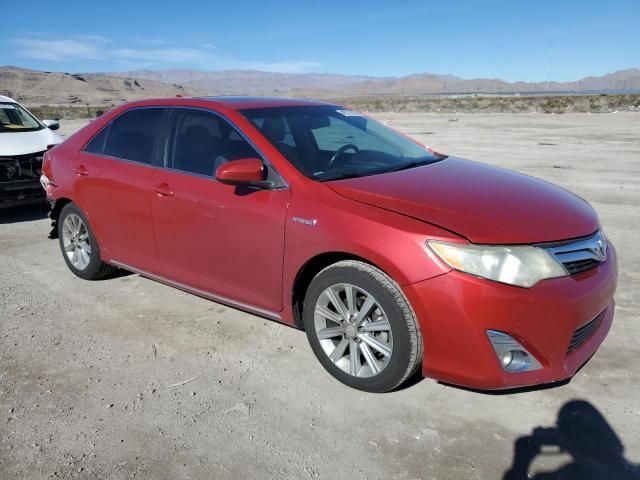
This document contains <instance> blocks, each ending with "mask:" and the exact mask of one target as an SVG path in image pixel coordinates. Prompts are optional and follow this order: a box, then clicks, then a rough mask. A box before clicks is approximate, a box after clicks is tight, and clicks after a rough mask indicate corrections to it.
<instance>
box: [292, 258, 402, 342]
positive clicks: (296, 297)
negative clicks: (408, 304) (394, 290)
mask: <svg viewBox="0 0 640 480" xmlns="http://www.w3.org/2000/svg"><path fill="white" fill-rule="evenodd" d="M343 260H356V261H360V262H363V263H366V264H368V265H371V266H372V267H375V268H377V269H378V270H380V271H382V272H384V273H385V274H386V275H388V276H389V277H392V276H391V275H389V273H388V272H386V271H385V269H384V268H382V267H380V265H377V264H376V263H374V262H372V261H370V260H368V259H367V258H364V257H361V256H359V255H356V254H354V253H350V252H342V251H332V252H323V253H319V254H317V255H315V256H313V257H311V258H310V259H308V260H307V261H306V262H305V263H304V264H303V265H302V267H300V268H299V269H298V272H297V273H296V276H295V278H294V281H293V285H292V288H291V308H292V313H293V322H294V326H296V327H297V328H299V329H301V330H304V324H303V321H302V307H303V304H304V297H305V295H306V293H307V290H308V288H309V285H310V284H311V281H312V280H313V278H314V277H315V276H316V275H317V274H318V273H320V272H321V271H322V270H324V269H325V268H327V267H328V266H330V265H333V264H335V263H338V262H341V261H343ZM392 278H393V277H392Z"/></svg>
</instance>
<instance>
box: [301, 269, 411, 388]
mask: <svg viewBox="0 0 640 480" xmlns="http://www.w3.org/2000/svg"><path fill="white" fill-rule="evenodd" d="M303 321H304V326H305V330H306V333H307V338H308V339H309V343H310V344H311V348H312V350H313V352H314V353H315V355H316V357H317V358H318V360H319V361H320V363H321V364H322V365H323V366H324V368H325V369H326V370H327V371H328V372H329V373H330V374H331V375H333V376H334V377H335V378H337V379H338V380H340V381H341V382H342V383H344V384H346V385H348V386H350V387H353V388H356V389H358V390H364V391H367V392H387V391H390V390H393V389H394V388H397V387H398V386H399V385H401V384H402V383H403V382H404V381H405V380H407V379H408V378H409V377H410V376H411V375H412V374H413V373H415V371H416V370H417V368H418V367H419V365H420V364H421V362H422V348H423V347H422V336H421V334H420V329H419V328H418V325H417V321H416V318H415V314H414V313H413V310H412V309H411V307H410V305H409V302H408V301H407V299H406V298H405V296H404V294H403V293H402V291H401V290H400V287H399V286H398V285H397V284H396V283H395V282H394V281H393V280H392V279H391V277H389V276H388V275H386V274H385V273H384V272H382V271H381V270H379V269H377V268H375V267H373V266H372V265H369V264H367V263H364V262H359V261H353V260H347V261H342V262H338V263H335V264H333V265H331V266H329V267H327V268H325V269H324V270H322V271H321V272H320V273H318V275H317V276H316V277H315V278H314V279H313V280H312V281H311V284H310V286H309V289H308V290H307V294H306V296H305V301H304V306H303Z"/></svg>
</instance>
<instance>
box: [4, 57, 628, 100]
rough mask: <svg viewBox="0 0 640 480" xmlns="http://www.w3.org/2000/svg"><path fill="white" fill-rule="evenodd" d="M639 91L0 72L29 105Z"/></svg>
mask: <svg viewBox="0 0 640 480" xmlns="http://www.w3.org/2000/svg"><path fill="white" fill-rule="evenodd" d="M613 91H622V92H630V91H640V69H637V68H630V69H627V70H620V71H618V72H614V73H610V74H606V75H603V76H600V77H586V78H583V79H580V80H577V81H574V82H548V83H547V82H537V83H533V82H506V81H503V80H499V79H491V78H480V79H463V78H459V77H455V76H452V75H438V74H430V73H423V74H415V75H409V76H406V77H369V76H361V75H340V74H328V73H295V74H294V73H274V72H263V71H257V70H225V71H202V70H186V69H181V70H155V71H154V70H135V71H130V72H117V73H63V72H43V71H37V70H29V69H24V68H19V67H0V95H7V96H9V97H12V98H15V99H16V100H18V101H22V102H25V103H28V104H42V105H51V104H61V105H68V104H91V105H105V106H110V105H113V104H118V103H122V102H125V101H129V100H135V99H140V98H149V97H173V96H176V95H183V96H194V95H239V94H245V95H246V94H249V95H280V96H297V97H316V98H340V97H346V96H356V95H441V94H500V93H504V94H507V93H545V92H549V93H560V92H572V93H576V92H577V93H580V92H584V93H588V92H613Z"/></svg>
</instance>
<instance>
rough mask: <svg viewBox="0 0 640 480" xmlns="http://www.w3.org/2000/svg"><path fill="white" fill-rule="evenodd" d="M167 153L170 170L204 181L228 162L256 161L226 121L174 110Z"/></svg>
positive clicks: (248, 146)
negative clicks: (251, 159)
mask: <svg viewBox="0 0 640 480" xmlns="http://www.w3.org/2000/svg"><path fill="white" fill-rule="evenodd" d="M170 152H171V155H170V166H171V168H174V169H176V170H181V171H183V172H189V173H196V174H199V175H206V176H208V177H211V176H213V174H214V172H215V170H216V169H217V168H218V167H219V166H220V165H222V164H223V163H225V162H228V161H230V160H237V159H240V158H249V157H253V158H260V155H259V154H258V153H257V152H256V151H255V149H254V148H253V147H252V146H251V145H249V143H247V142H246V141H245V140H244V139H243V138H242V136H241V135H240V134H239V133H238V132H237V131H236V130H235V129H234V128H233V127H232V126H231V125H230V124H229V123H228V122H227V121H225V120H224V119H222V118H220V117H218V116H216V115H214V114H212V113H208V112H204V111H199V110H192V109H176V115H175V117H174V126H173V134H172V141H171V145H170Z"/></svg>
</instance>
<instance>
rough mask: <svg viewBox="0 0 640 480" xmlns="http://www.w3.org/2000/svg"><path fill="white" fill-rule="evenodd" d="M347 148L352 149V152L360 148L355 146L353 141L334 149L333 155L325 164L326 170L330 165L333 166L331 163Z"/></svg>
mask: <svg viewBox="0 0 640 480" xmlns="http://www.w3.org/2000/svg"><path fill="white" fill-rule="evenodd" d="M347 150H353V151H354V153H356V152H358V150H360V149H359V148H358V147H356V146H355V145H354V144H353V143H347V144H346V145H343V146H341V147H340V148H339V149H338V150H337V151H336V153H334V154H333V157H331V160H329V164H328V165H327V170H328V169H330V168H331V167H333V164H334V163H335V162H336V160H337V159H338V157H339V156H340V155H342V154H343V153H344V152H346V151H347Z"/></svg>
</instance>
